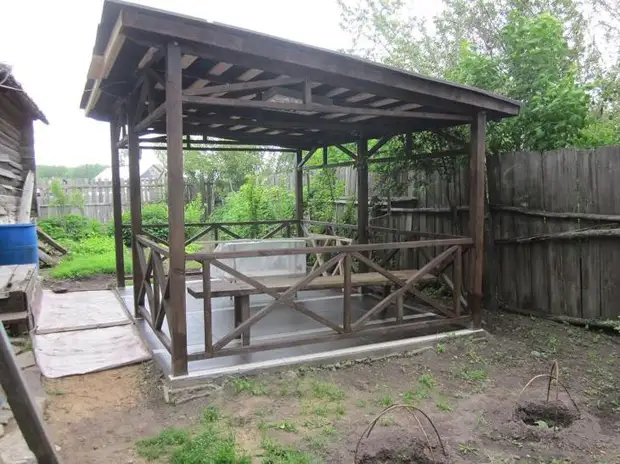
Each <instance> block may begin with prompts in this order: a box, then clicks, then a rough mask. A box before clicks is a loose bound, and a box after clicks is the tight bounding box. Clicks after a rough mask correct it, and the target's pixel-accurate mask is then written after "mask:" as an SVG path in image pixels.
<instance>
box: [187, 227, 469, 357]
mask: <svg viewBox="0 0 620 464" xmlns="http://www.w3.org/2000/svg"><path fill="white" fill-rule="evenodd" d="M472 244H473V241H472V240H471V239H469V238H448V239H437V240H422V241H410V242H402V243H381V244H370V245H346V246H332V247H306V248H291V249H277V250H253V251H238V252H218V253H214V252H213V253H191V254H188V255H187V256H186V260H188V261H189V260H192V261H199V262H201V263H202V293H201V296H202V298H203V305H204V307H203V310H204V323H205V346H204V352H202V353H192V354H190V355H189V357H188V359H189V360H190V361H192V360H199V359H205V358H211V357H217V356H225V355H232V354H240V353H247V352H254V351H260V350H270V349H278V348H285V347H290V346H296V345H304V344H309V343H320V342H325V341H330V340H338V339H343V338H350V337H356V336H367V335H379V334H387V333H392V332H395V333H396V332H403V331H411V330H414V329H431V328H441V327H446V326H454V325H459V324H463V323H464V322H466V321H467V320H469V316H464V315H463V312H462V309H461V307H462V298H461V296H462V295H461V289H462V284H461V283H462V268H463V266H462V255H463V252H464V251H465V250H466V249H467V248H469V247H470V246H471V245H472ZM422 248H442V249H443V251H442V252H440V253H439V254H438V255H437V256H435V257H433V258H432V259H430V261H429V262H428V263H427V264H426V265H424V266H423V267H422V268H421V269H419V270H417V271H412V272H411V273H410V274H409V275H408V277H407V278H406V279H403V278H401V277H400V276H399V275H397V273H396V272H395V271H390V270H388V269H386V268H385V267H384V266H382V265H380V264H378V263H376V262H374V261H373V260H371V259H369V258H368V257H367V256H366V254H369V253H370V252H373V251H374V252H376V251H390V252H392V251H393V250H396V252H398V251H400V250H409V249H422ZM298 254H322V255H324V256H327V257H329V259H327V260H326V261H325V262H324V263H323V264H321V265H320V266H318V267H315V268H314V269H313V270H312V271H311V272H310V273H309V274H307V275H306V276H305V277H302V278H299V279H295V280H294V283H290V282H291V280H290V279H289V280H288V282H289V283H287V284H284V286H280V287H278V285H274V284H267V283H265V281H264V280H262V279H260V278H255V277H251V276H249V275H247V274H244V273H242V272H240V271H238V270H237V269H234V268H232V267H230V266H228V265H227V264H225V263H224V262H222V260H226V259H232V258H254V257H265V256H283V255H298ZM339 261H342V262H343V263H344V266H343V275H342V276H329V277H327V278H341V279H342V280H341V284H337V285H335V286H331V287H329V288H335V287H338V288H342V291H343V294H342V295H343V305H342V314H341V323H334V322H333V321H330V320H328V319H326V318H325V317H323V316H321V315H319V314H317V313H315V312H313V311H311V310H309V309H308V308H306V307H305V306H304V305H303V304H301V303H300V302H298V301H295V300H294V297H295V295H296V294H297V292H300V291H303V290H306V289H317V288H320V287H321V285H324V283H323V282H325V280H324V279H326V278H325V277H322V276H323V273H324V272H325V271H326V270H328V269H330V268H331V267H333V266H335V265H337V263H338V262H339ZM354 262H357V263H359V264H362V265H363V266H367V267H368V268H370V269H371V270H372V271H373V272H374V273H375V275H380V276H381V277H382V279H380V280H381V284H380V285H384V283H385V282H387V283H388V284H389V285H391V286H393V287H394V288H395V289H396V290H394V291H393V292H391V293H389V294H387V295H385V296H384V297H382V298H380V299H379V301H378V302H377V304H375V305H374V306H373V307H372V308H371V309H370V310H368V311H366V312H365V313H364V314H363V315H362V316H360V317H358V318H357V319H356V320H353V319H352V318H353V311H352V310H353V307H352V301H351V298H352V295H353V291H352V290H353V288H354V287H362V286H371V285H373V282H374V281H373V279H371V278H370V274H369V273H355V272H354ZM450 264H453V267H454V276H455V277H454V296H453V301H452V305H451V306H450V307H449V306H446V305H445V304H444V303H443V302H441V301H437V300H435V299H433V298H431V297H430V296H428V295H426V294H424V293H423V292H421V291H420V290H418V289H416V288H415V285H416V284H417V283H419V282H420V281H421V280H423V279H424V278H426V277H428V276H429V274H431V273H440V272H443V271H444V270H445V268H446V267H447V266H449V265H450ZM211 266H214V267H216V268H219V269H221V270H222V271H224V272H225V273H228V274H230V275H231V276H232V277H234V278H235V279H236V281H237V282H239V283H241V284H242V285H245V287H244V289H245V290H244V292H243V293H244V295H245V296H247V295H248V294H249V293H252V294H266V295H269V296H271V297H273V300H272V301H271V302H269V303H268V304H266V305H265V306H264V307H263V308H262V309H260V310H259V311H258V312H257V313H255V314H254V315H252V316H249V297H248V302H247V303H246V304H247V305H248V307H247V308H246V311H245V314H242V316H241V320H239V321H238V324H237V326H236V327H235V329H234V330H232V331H230V332H228V333H227V334H226V335H224V336H222V337H221V338H219V339H218V340H213V327H212V297H213V294H214V293H213V291H212V290H213V286H214V283H213V282H212V281H211ZM321 279H323V280H321ZM284 280H285V281H286V279H284ZM375 280H378V279H375ZM319 281H320V282H319ZM325 285H327V284H325ZM326 288H328V287H327V286H326ZM216 293H218V292H216ZM406 294H409V295H411V296H413V298H415V299H417V300H420V301H423V302H424V303H425V304H426V305H428V307H429V308H430V310H431V311H432V312H434V313H435V314H437V315H438V316H441V319H434V320H428V321H424V322H410V321H408V320H407V319H406V318H405V316H404V309H403V308H404V305H403V301H404V296H405V295H406ZM216 296H218V295H216ZM392 304H394V305H395V306H396V314H395V318H394V321H390V322H381V321H379V322H378V323H377V321H373V322H372V323H369V322H370V319H371V318H373V316H377V315H378V314H379V313H382V312H383V311H384V310H386V309H387V308H388V306H390V305H392ZM277 305H285V306H288V307H290V308H292V309H293V310H296V311H298V312H300V313H301V314H304V315H306V316H307V317H310V318H312V319H314V320H315V321H317V322H319V323H320V324H321V325H322V326H323V327H324V328H326V329H327V333H321V334H315V335H312V336H298V335H295V334H290V335H288V336H287V335H285V336H282V337H279V338H270V339H269V341H266V342H264V341H261V342H259V343H251V337H250V329H251V327H252V326H253V325H255V324H256V323H258V322H259V321H260V320H261V319H263V318H264V317H265V316H267V315H268V314H269V313H271V312H272V311H273V310H274V309H275V307H276V306H277ZM235 306H237V304H235ZM238 338H241V344H239V345H236V346H231V345H230V344H231V342H232V341H233V340H235V339H238Z"/></svg>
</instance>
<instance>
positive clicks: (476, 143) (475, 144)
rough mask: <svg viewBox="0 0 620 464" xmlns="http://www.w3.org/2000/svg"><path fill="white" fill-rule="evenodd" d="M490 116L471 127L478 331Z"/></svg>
mask: <svg viewBox="0 0 620 464" xmlns="http://www.w3.org/2000/svg"><path fill="white" fill-rule="evenodd" d="M485 130H486V114H485V113H484V112H480V113H478V114H477V115H476V116H475V118H474V121H473V122H472V124H471V154H470V159H469V178H470V181H469V235H470V237H471V238H472V239H473V241H474V246H473V249H472V250H470V252H469V260H470V266H469V273H470V276H469V281H470V293H469V302H468V306H469V309H470V311H471V315H472V322H473V326H474V329H479V328H481V327H482V314H481V310H482V308H481V306H482V297H483V295H482V273H483V266H484V178H485V174H484V171H485V145H484V138H485Z"/></svg>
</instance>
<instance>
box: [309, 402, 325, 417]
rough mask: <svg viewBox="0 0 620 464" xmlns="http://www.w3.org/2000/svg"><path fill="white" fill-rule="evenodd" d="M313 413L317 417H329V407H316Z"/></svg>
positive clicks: (320, 405) (319, 405)
mask: <svg viewBox="0 0 620 464" xmlns="http://www.w3.org/2000/svg"><path fill="white" fill-rule="evenodd" d="M312 412H313V413H314V415H315V416H319V417H327V406H324V405H322V404H318V405H315V406H314V407H313V408H312Z"/></svg>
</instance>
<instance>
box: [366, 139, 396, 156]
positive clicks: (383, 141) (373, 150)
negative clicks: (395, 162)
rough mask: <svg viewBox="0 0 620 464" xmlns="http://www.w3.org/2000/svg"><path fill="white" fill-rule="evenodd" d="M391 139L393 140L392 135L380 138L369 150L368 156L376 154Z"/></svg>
mask: <svg viewBox="0 0 620 464" xmlns="http://www.w3.org/2000/svg"><path fill="white" fill-rule="evenodd" d="M390 140H392V136H386V137H381V138H380V139H379V140H377V143H375V144H374V145H373V147H372V148H371V149H370V150H368V157H371V156H374V155H376V154H377V153H378V152H379V150H380V149H381V148H383V146H384V145H385V144H386V143H388V142H389V141H390Z"/></svg>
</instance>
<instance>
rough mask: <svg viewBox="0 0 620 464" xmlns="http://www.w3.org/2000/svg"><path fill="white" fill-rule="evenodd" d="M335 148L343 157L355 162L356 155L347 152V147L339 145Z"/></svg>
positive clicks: (349, 151)
mask: <svg viewBox="0 0 620 464" xmlns="http://www.w3.org/2000/svg"><path fill="white" fill-rule="evenodd" d="M335 147H336V148H337V149H338V150H340V151H341V152H342V153H344V154H345V155H348V156H349V157H350V158H352V159H354V160H356V159H357V155H356V154H355V153H353V152H352V151H351V150H349V149H348V148H347V147H344V146H342V145H340V144H336V145H335Z"/></svg>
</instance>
